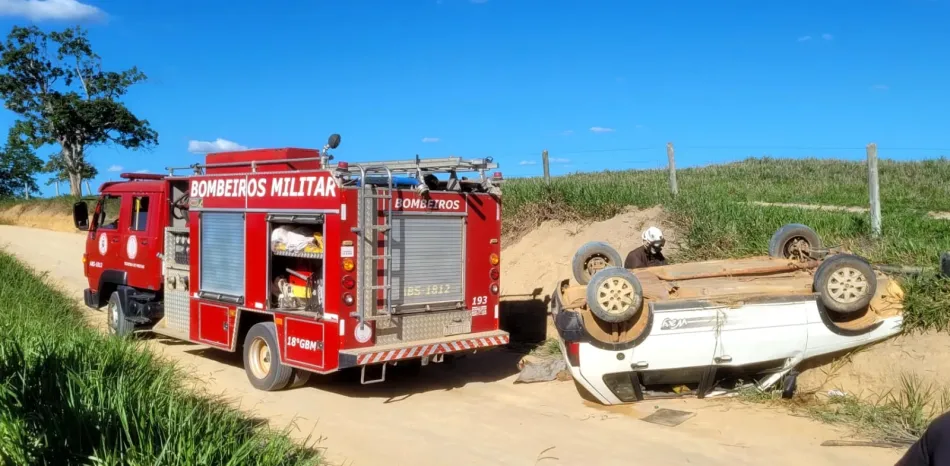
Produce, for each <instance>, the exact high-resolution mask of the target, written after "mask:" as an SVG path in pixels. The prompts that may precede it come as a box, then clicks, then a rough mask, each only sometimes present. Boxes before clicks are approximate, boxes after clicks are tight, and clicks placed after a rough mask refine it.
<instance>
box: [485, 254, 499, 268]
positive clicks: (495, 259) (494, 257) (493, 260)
mask: <svg viewBox="0 0 950 466" xmlns="http://www.w3.org/2000/svg"><path fill="white" fill-rule="evenodd" d="M488 260H490V261H491V265H498V263H499V262H501V259H499V258H498V254H495V253H491V256H489V258H488Z"/></svg>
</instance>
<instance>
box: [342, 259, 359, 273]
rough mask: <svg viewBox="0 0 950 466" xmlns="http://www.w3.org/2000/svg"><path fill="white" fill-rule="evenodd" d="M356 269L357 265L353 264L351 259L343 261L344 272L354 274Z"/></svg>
mask: <svg viewBox="0 0 950 466" xmlns="http://www.w3.org/2000/svg"><path fill="white" fill-rule="evenodd" d="M354 268H356V264H354V263H353V259H350V258H346V259H343V270H346V271H347V272H352V271H353V269H354Z"/></svg>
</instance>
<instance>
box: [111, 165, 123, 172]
mask: <svg viewBox="0 0 950 466" xmlns="http://www.w3.org/2000/svg"><path fill="white" fill-rule="evenodd" d="M109 171H110V172H120V171H122V165H113V166H111V167H109Z"/></svg>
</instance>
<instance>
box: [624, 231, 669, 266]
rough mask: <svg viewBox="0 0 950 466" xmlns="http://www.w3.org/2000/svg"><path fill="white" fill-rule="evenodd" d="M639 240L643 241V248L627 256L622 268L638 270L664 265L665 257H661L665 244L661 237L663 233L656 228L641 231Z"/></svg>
mask: <svg viewBox="0 0 950 466" xmlns="http://www.w3.org/2000/svg"><path fill="white" fill-rule="evenodd" d="M640 238H641V239H643V246H640V247H638V248H636V249H634V250H633V251H630V254H627V259H626V260H625V261H624V262H623V267H624V268H625V269H639V268H643V267H654V266H658V265H666V257H663V246H664V245H665V244H666V238H664V237H663V232H662V231H660V229H659V228H657V227H650V228H647V229H646V230H644V231H643V234H641V235H640Z"/></svg>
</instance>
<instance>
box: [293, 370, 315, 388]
mask: <svg viewBox="0 0 950 466" xmlns="http://www.w3.org/2000/svg"><path fill="white" fill-rule="evenodd" d="M310 374H313V372H310V371H305V370H303V369H296V368H295V369H294V378H293V380H292V381H291V382H290V385H288V386H287V388H300V387H303V386H304V385H306V384H307V381H308V380H310Z"/></svg>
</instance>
